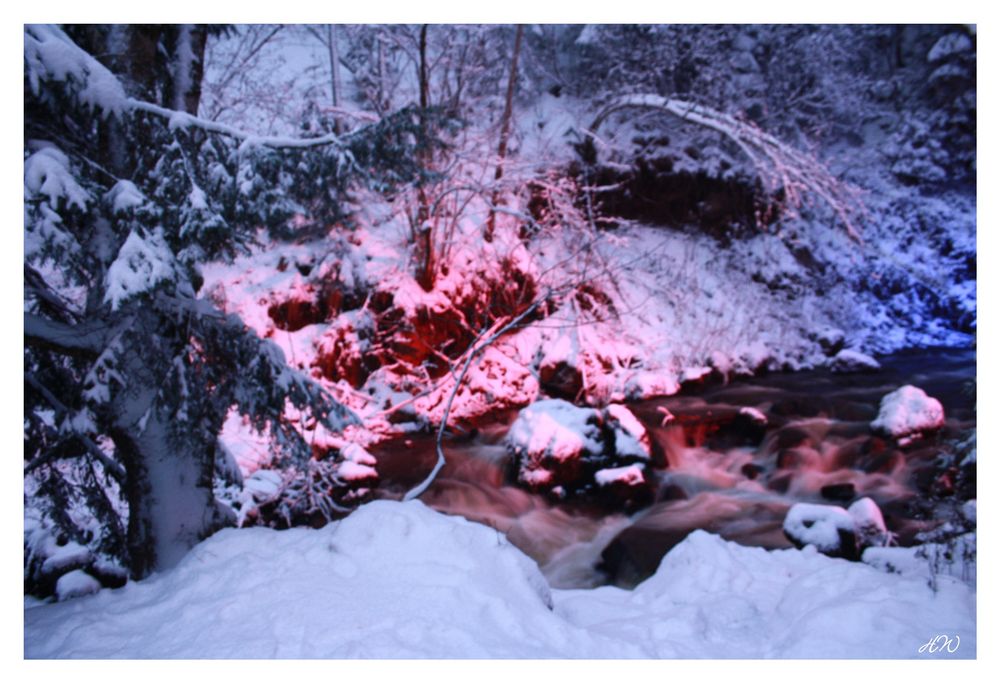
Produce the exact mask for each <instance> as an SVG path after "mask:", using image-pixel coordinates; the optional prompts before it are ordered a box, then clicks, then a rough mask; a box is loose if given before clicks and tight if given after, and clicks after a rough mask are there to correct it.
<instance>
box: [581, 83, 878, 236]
mask: <svg viewBox="0 0 1000 683" xmlns="http://www.w3.org/2000/svg"><path fill="white" fill-rule="evenodd" d="M625 109H655V110H658V111H665V112H667V113H670V114H673V115H674V116H677V117H678V118H680V119H682V120H684V121H690V122H691V123H695V124H697V125H700V126H704V127H705V128H709V129H711V130H714V131H716V132H718V133H721V134H723V135H725V136H726V137H727V138H729V139H730V140H731V141H733V142H734V143H735V144H736V145H737V146H738V147H739V148H740V149H741V150H742V151H743V153H744V154H746V155H747V157H748V158H749V159H750V161H751V162H752V163H753V165H754V169H755V170H756V172H757V174H758V175H759V176H760V178H761V180H762V181H763V183H764V185H765V187H766V188H767V190H768V191H776V190H781V191H783V192H784V195H785V198H784V201H785V203H786V204H787V205H788V206H789V207H790V208H792V209H793V210H794V209H797V208H798V207H800V206H802V205H803V204H804V203H805V199H806V196H807V195H808V194H810V193H811V194H814V195H816V196H818V197H819V198H820V199H822V200H823V201H824V202H825V203H826V204H827V205H828V206H829V207H830V208H831V209H832V210H833V211H834V213H835V214H836V215H837V217H838V218H839V219H840V221H841V222H842V223H843V225H844V228H845V229H846V231H847V234H848V235H850V236H851V238H852V239H854V240H857V241H858V242H860V241H861V235H860V233H859V232H858V226H857V225H856V222H855V216H856V215H857V214H858V213H860V212H861V210H862V209H863V205H862V203H861V201H860V199H859V191H858V190H857V189H856V188H854V187H852V186H850V185H849V184H847V183H845V182H843V181H841V180H838V179H837V178H835V177H834V176H833V175H832V174H831V173H830V171H829V170H828V169H827V168H826V167H825V166H824V165H823V164H822V163H820V162H819V161H818V160H816V159H815V158H813V157H812V156H810V155H808V154H805V153H803V152H800V151H798V150H796V149H794V148H793V147H791V146H789V145H787V144H785V143H783V142H781V141H780V140H778V139H777V138H775V137H774V136H772V135H769V134H768V133H765V132H764V131H762V130H761V129H760V128H758V127H756V126H754V125H753V124H751V123H748V122H746V121H741V120H739V119H737V118H735V117H733V116H730V115H729V114H725V113H723V112H721V111H718V110H716V109H712V108H710V107H705V106H702V105H699V104H695V103H693V102H686V101H684V100H676V99H671V98H668V97H662V96H660V95H648V94H647V95H627V96H625V97H621V98H618V99H616V100H614V101H612V102H611V103H609V104H608V105H606V106H605V107H604V108H603V109H602V110H601V111H600V112H599V113H598V114H597V116H596V117H595V118H594V121H593V123H591V125H590V129H589V131H587V134H588V135H589V136H591V137H592V138H593V137H595V136H596V132H597V130H598V129H599V128H600V127H601V124H602V123H604V121H606V120H607V119H608V117H610V116H611V115H612V114H614V113H616V112H619V111H622V110H625Z"/></svg>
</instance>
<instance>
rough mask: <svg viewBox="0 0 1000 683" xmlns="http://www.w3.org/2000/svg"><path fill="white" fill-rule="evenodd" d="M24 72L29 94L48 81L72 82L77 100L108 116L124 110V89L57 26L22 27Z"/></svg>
mask: <svg viewBox="0 0 1000 683" xmlns="http://www.w3.org/2000/svg"><path fill="white" fill-rule="evenodd" d="M24 61H25V73H26V75H27V76H28V81H29V84H30V86H31V89H32V92H34V93H38V92H39V90H40V86H41V83H42V82H43V81H48V80H56V81H70V80H71V81H72V82H73V84H74V86H75V87H76V89H77V90H76V94H77V96H78V97H79V98H80V101H81V102H82V103H83V104H85V105H87V106H89V107H91V108H93V109H100V110H102V112H103V113H104V114H105V115H107V114H111V113H118V112H120V111H121V110H122V109H124V108H125V103H126V96H125V89H124V88H123V87H122V84H121V82H119V80H118V79H117V78H116V77H115V76H114V74H112V73H111V72H110V71H108V70H107V69H106V68H105V67H104V65H102V64H101V63H100V62H98V61H97V60H96V59H94V58H93V57H91V56H90V55H89V54H87V53H86V52H84V51H83V50H81V49H80V48H79V47H78V46H77V45H76V44H75V43H74V42H73V41H72V40H70V39H69V38H68V37H67V36H66V34H65V33H63V32H62V30H60V29H59V28H58V27H56V26H44V25H27V26H25V27H24Z"/></svg>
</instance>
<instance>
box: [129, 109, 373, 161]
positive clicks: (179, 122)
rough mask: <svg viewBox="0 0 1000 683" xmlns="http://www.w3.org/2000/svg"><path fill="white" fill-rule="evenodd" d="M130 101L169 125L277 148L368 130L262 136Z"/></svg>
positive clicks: (333, 140) (343, 138)
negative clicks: (297, 136) (313, 134)
mask: <svg viewBox="0 0 1000 683" xmlns="http://www.w3.org/2000/svg"><path fill="white" fill-rule="evenodd" d="M126 104H127V106H128V108H129V109H132V110H134V111H141V112H146V113H147V114H153V115H154V116H159V117H161V118H164V119H167V121H168V123H169V126H170V127H171V128H172V129H176V128H187V127H194V128H200V129H202V130H204V131H206V132H209V133H217V134H219V135H225V136H226V137H230V138H233V139H235V140H240V141H242V142H243V143H244V144H247V145H257V146H260V147H271V148H274V149H310V148H313V147H325V146H327V145H338V144H343V143H345V142H347V141H348V140H349V139H351V138H353V137H356V136H358V135H359V133H360V132H361V131H363V130H365V129H364V128H361V129H359V130H356V131H352V132H351V133H347V134H345V135H335V134H333V133H330V134H328V135H322V136H320V137H315V138H296V137H284V136H276V135H270V136H259V135H255V134H253V133H248V132H247V131H244V130H240V129H239V128H234V127H233V126H227V125H226V124H224V123H219V122H217V121H210V120H208V119H203V118H200V117H197V116H192V115H191V114H188V113H186V112H182V111H176V110H174V109H168V108H166V107H161V106H159V105H158V104H153V103H152V102H145V101H143V100H137V99H135V98H129V99H128V100H127V102H126Z"/></svg>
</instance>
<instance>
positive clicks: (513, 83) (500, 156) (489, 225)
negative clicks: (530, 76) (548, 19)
mask: <svg viewBox="0 0 1000 683" xmlns="http://www.w3.org/2000/svg"><path fill="white" fill-rule="evenodd" d="M523 34H524V25H523V24H518V25H517V32H516V33H515V34H514V53H513V55H512V56H511V58H510V77H509V78H508V79H507V100H506V102H505V103H504V108H503V116H502V117H501V119H500V145H499V147H498V148H497V170H496V173H495V174H494V176H493V180H494V185H495V187H494V189H493V197H492V199H491V201H490V204H491V206H490V215H489V217H488V218H487V219H486V232H485V233H484V235H483V237H484V239H485V240H486V241H487V242H492V241H493V231H494V229H495V228H496V210H495V209H494V208H493V207H494V206H496V205H497V202H499V201H500V186H499V183H500V180H501V179H502V178H503V162H504V159H505V158H506V157H507V142H508V139H509V138H510V122H511V118H512V117H513V113H514V91H515V89H516V88H517V58H518V55H519V54H520V53H521V36H522V35H523Z"/></svg>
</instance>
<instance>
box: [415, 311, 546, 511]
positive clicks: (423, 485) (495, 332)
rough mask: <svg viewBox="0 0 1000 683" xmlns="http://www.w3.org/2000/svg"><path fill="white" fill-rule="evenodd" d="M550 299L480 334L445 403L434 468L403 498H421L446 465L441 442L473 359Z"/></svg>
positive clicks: (436, 443) (499, 322)
mask: <svg viewBox="0 0 1000 683" xmlns="http://www.w3.org/2000/svg"><path fill="white" fill-rule="evenodd" d="M547 300H548V294H546V295H545V296H542V297H539V298H537V299H535V301H534V302H533V303H532V304H531V305H530V306H528V307H527V308H526V309H524V310H523V311H522V312H521V313H520V314H519V315H517V316H516V317H514V318H512V319H511V320H509V321H507V322H504V321H502V320H500V321H498V322H497V323H496V324H495V325H494V326H493V327H492V328H490V329H489V330H486V331H484V332H483V333H482V335H480V338H483V337H485V339H484V340H483V341H481V342H480V343H479V344H477V345H476V346H475V347H473V349H472V350H471V351H470V352H469V353H468V355H467V356H466V359H465V364H464V365H462V371H461V372H460V373H458V378H457V379H456V380H455V387H454V388H453V389H452V390H451V394H449V396H448V402H447V403H446V404H445V407H444V413H442V415H441V424H440V425H438V431H437V440H436V442H435V446H436V448H437V456H438V457H437V462H436V463H435V464H434V469H432V470H431V472H430V474H428V475H427V477H426V478H425V479H424V480H423V481H422V482H420V483H419V484H417V485H416V486H415V487H413V488H412V489H410V490H409V491H407V492H406V495H404V496H403V500H404V501H407V500H413V499H414V498H419V497H420V496H421V495H422V494H423V493H424V491H426V490H427V489H428V488H429V487H430V485H431V484H433V483H434V479H435V478H436V477H437V475H438V472H440V471H441V468H442V467H444V466H445V458H444V449H442V447H441V442H442V441H443V439H444V430H445V427H447V426H448V415H449V413H450V412H451V404H452V403H453V402H454V401H455V396H456V395H457V394H458V390H459V388H460V387H461V386H462V381H463V380H464V379H465V374H466V373H467V372H468V371H469V367H470V366H471V365H472V361H473V360H475V359H476V357H477V356H478V355H479V354H480V353H482V352H483V351H485V350H486V348H487V347H489V346H490V344H492V343H493V342H495V341H496V340H497V339H499V338H500V337H502V336H503V335H505V334H506V333H507V332H509V331H510V330H512V329H514V328H515V327H517V326H518V325H520V324H521V322H523V321H524V320H525V319H526V318H527V317H528V316H530V315H531V314H532V313H534V312H535V311H536V310H537V309H538V307H539V306H541V305H542V304H543V303H544V302H545V301H547Z"/></svg>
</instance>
